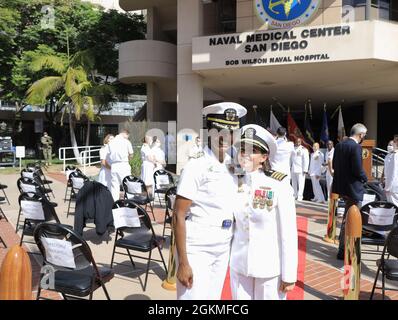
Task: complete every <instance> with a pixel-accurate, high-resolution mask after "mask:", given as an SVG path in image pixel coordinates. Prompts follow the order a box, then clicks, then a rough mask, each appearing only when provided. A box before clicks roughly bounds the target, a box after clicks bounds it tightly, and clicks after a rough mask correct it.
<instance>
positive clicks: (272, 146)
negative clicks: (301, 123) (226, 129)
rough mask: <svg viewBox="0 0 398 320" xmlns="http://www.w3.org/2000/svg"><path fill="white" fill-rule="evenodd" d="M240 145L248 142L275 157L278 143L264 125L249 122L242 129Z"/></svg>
mask: <svg viewBox="0 0 398 320" xmlns="http://www.w3.org/2000/svg"><path fill="white" fill-rule="evenodd" d="M239 143H240V145H242V144H244V143H247V144H251V145H253V146H256V147H258V148H260V149H261V150H263V151H265V152H267V153H268V154H269V156H270V157H274V156H275V153H276V149H277V144H276V140H275V138H274V136H273V135H272V134H271V133H270V132H269V131H268V130H266V129H264V128H263V127H260V126H259V125H256V124H248V125H246V126H244V127H242V129H241V139H240V142H239Z"/></svg>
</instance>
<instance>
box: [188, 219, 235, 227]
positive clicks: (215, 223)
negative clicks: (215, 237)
mask: <svg viewBox="0 0 398 320" xmlns="http://www.w3.org/2000/svg"><path fill="white" fill-rule="evenodd" d="M187 220H188V221H192V222H194V223H198V224H202V225H205V226H211V227H218V228H222V229H226V230H227V229H230V228H231V227H232V224H233V221H234V220H233V218H232V219H224V220H216V221H214V220H213V219H208V218H201V217H195V216H188V217H187ZM224 221H230V222H231V225H230V226H229V227H223V222H224Z"/></svg>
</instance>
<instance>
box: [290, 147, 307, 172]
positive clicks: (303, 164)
mask: <svg viewBox="0 0 398 320" xmlns="http://www.w3.org/2000/svg"><path fill="white" fill-rule="evenodd" d="M309 163H310V157H309V153H308V150H307V148H305V147H303V146H298V147H297V148H294V152H293V157H292V173H303V172H308V165H309Z"/></svg>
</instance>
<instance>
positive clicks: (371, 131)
mask: <svg viewBox="0 0 398 320" xmlns="http://www.w3.org/2000/svg"><path fill="white" fill-rule="evenodd" d="M363 121H364V124H365V126H366V127H367V128H368V135H367V139H374V140H375V141H376V144H377V100H366V101H365V104H364V106H363Z"/></svg>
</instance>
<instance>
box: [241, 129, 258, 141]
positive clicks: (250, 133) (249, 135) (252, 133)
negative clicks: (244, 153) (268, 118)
mask: <svg viewBox="0 0 398 320" xmlns="http://www.w3.org/2000/svg"><path fill="white" fill-rule="evenodd" d="M255 135H256V129H254V128H248V129H246V131H245V133H244V137H245V138H247V139H253V138H254V136H255Z"/></svg>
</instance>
